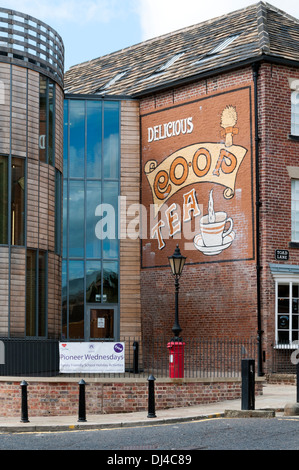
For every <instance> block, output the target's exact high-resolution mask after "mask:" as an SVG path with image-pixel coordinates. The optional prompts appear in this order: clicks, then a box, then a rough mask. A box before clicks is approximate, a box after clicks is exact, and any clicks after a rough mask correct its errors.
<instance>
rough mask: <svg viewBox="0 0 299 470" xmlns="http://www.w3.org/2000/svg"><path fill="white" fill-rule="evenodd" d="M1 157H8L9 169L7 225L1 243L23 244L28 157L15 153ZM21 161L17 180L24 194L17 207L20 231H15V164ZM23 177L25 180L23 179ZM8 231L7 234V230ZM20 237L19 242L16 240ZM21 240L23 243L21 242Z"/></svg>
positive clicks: (24, 236)
mask: <svg viewBox="0 0 299 470" xmlns="http://www.w3.org/2000/svg"><path fill="white" fill-rule="evenodd" d="M1 157H3V158H4V159H7V171H6V175H5V177H6V188H5V189H6V214H5V215H6V227H4V228H3V234H4V235H3V240H0V245H3V246H22V247H24V246H25V245H26V198H27V159H26V158H24V157H18V156H15V155H7V154H1ZM17 161H19V162H21V163H22V165H21V169H22V172H21V177H20V178H19V179H18V180H17V181H16V182H17V183H19V185H20V187H21V189H22V191H23V194H22V193H21V194H22V197H21V198H20V203H21V204H20V205H18V206H17V207H18V208H19V209H20V211H19V214H20V217H19V218H18V221H19V224H18V225H19V231H17V232H14V230H13V229H14V227H15V226H16V225H14V218H13V202H14V201H13V188H14V185H13V165H14V164H15V163H16V162H17ZM22 179H23V181H21V180H22ZM5 231H6V235H5V233H4V232H5ZM16 239H18V243H16V242H15V240H16ZM19 241H21V243H19Z"/></svg>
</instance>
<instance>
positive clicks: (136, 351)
mask: <svg viewBox="0 0 299 470" xmlns="http://www.w3.org/2000/svg"><path fill="white" fill-rule="evenodd" d="M138 354H139V344H138V342H137V341H134V343H133V373H134V374H139V367H138Z"/></svg>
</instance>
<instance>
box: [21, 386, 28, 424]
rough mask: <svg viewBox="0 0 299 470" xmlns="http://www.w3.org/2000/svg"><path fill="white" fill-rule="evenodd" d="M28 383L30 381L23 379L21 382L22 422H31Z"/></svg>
mask: <svg viewBox="0 0 299 470" xmlns="http://www.w3.org/2000/svg"><path fill="white" fill-rule="evenodd" d="M27 385H28V383H27V382H25V380H23V381H22V382H21V390H22V392H21V395H22V411H21V422H22V423H29V419H28V401H27Z"/></svg>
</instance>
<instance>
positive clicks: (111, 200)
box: [103, 181, 119, 259]
mask: <svg viewBox="0 0 299 470" xmlns="http://www.w3.org/2000/svg"><path fill="white" fill-rule="evenodd" d="M118 194H119V186H118V183H116V182H112V181H105V182H104V184H103V204H108V205H109V207H108V211H107V212H106V213H105V216H104V219H105V218H106V219H107V224H106V228H105V226H104V234H103V235H104V236H105V230H106V231H108V233H109V238H108V237H105V238H104V236H103V258H114V259H115V258H117V257H118V252H119V250H118V247H119V243H118Z"/></svg>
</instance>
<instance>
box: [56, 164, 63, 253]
mask: <svg viewBox="0 0 299 470" xmlns="http://www.w3.org/2000/svg"><path fill="white" fill-rule="evenodd" d="M61 198H62V177H61V173H60V171H58V170H55V253H56V254H58V255H60V254H61V203H62V201H61Z"/></svg>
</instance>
